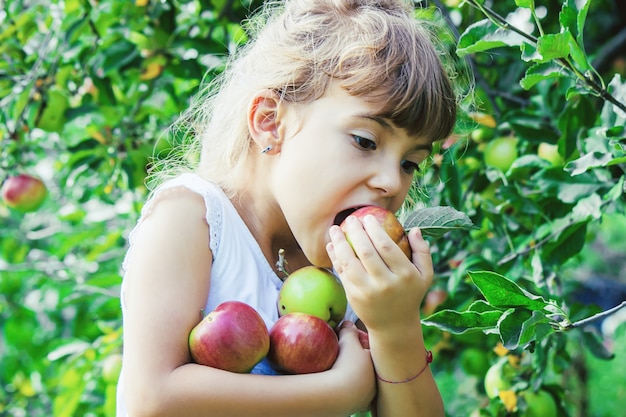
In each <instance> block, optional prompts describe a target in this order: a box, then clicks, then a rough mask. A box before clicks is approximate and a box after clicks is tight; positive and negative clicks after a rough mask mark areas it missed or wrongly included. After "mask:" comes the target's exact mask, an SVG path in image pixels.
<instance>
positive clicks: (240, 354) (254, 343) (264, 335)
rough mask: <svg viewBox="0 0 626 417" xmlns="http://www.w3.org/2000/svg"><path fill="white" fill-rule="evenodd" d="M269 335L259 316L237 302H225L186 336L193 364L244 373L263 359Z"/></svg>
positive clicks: (249, 307)
mask: <svg viewBox="0 0 626 417" xmlns="http://www.w3.org/2000/svg"><path fill="white" fill-rule="evenodd" d="M269 347H270V339H269V332H268V330H267V326H265V322H264V321H263V319H262V318H261V315H260V314H259V313H258V312H257V311H256V310H255V309H254V308H252V307H251V306H249V305H248V304H246V303H243V302H240V301H225V302H223V303H222V304H220V305H218V306H217V307H216V308H215V310H213V311H211V312H210V313H209V314H207V315H206V316H205V317H204V318H203V319H202V321H201V322H200V323H198V324H197V325H196V326H195V327H194V328H193V329H192V330H191V332H190V333H189V351H190V353H191V357H192V358H193V360H194V362H196V363H198V364H201V365H207V366H211V367H213V368H219V369H224V370H226V371H231V372H238V373H247V372H250V371H251V370H252V368H254V366H255V365H256V364H257V363H259V362H260V361H261V360H263V358H265V357H266V356H267V353H268V351H269Z"/></svg>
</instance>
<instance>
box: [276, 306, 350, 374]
mask: <svg viewBox="0 0 626 417" xmlns="http://www.w3.org/2000/svg"><path fill="white" fill-rule="evenodd" d="M338 353H339V340H338V338H337V334H336V333H335V331H334V330H333V329H332V327H330V326H329V325H328V323H326V322H325V321H324V320H322V319H320V318H319V317H315V316H312V315H310V314H305V313H289V314H286V315H284V316H282V317H281V318H279V319H278V321H277V322H276V323H274V325H273V326H272V328H271V329H270V351H269V354H268V356H267V359H268V361H269V363H270V365H272V367H273V368H274V369H275V370H277V371H278V372H281V373H285V374H309V373H314V372H322V371H326V370H327V369H330V367H331V366H333V363H335V359H337V355H338Z"/></svg>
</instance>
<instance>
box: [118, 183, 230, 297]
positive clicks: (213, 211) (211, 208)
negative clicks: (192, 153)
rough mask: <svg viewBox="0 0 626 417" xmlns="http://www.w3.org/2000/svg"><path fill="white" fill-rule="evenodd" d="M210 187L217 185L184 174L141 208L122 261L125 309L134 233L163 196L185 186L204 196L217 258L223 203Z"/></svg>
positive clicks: (163, 186) (156, 192)
mask: <svg viewBox="0 0 626 417" xmlns="http://www.w3.org/2000/svg"><path fill="white" fill-rule="evenodd" d="M210 187H216V186H213V185H212V184H211V183H208V182H207V181H205V180H203V179H202V178H201V177H198V176H197V175H195V174H183V175H181V176H180V177H177V178H175V179H172V180H170V181H169V182H166V183H164V184H163V185H161V186H160V187H159V188H157V189H156V190H155V191H154V194H153V195H152V197H151V198H150V199H149V200H148V201H147V202H146V204H145V205H144V207H143V208H142V209H141V214H140V216H139V219H138V220H137V224H136V225H135V227H134V228H133V230H132V231H131V232H130V234H129V235H128V250H127V252H126V256H125V257H124V261H123V262H122V273H123V277H124V279H123V281H122V289H121V297H120V301H121V304H122V308H123V309H125V308H126V306H125V302H124V299H125V298H124V292H125V283H126V282H127V279H126V273H127V271H128V266H129V264H130V259H131V257H132V252H133V240H134V235H135V234H136V233H137V232H138V230H139V229H140V228H141V225H142V224H143V220H144V219H145V218H147V217H148V216H149V215H150V213H152V210H153V209H154V206H155V204H156V203H157V202H158V201H159V199H160V198H161V197H163V196H165V195H168V194H174V193H176V192H177V191H179V190H181V189H183V188H186V189H188V190H190V191H192V192H194V193H196V194H199V195H200V196H202V198H203V199H204V205H205V208H206V213H205V218H206V220H207V222H208V224H209V249H210V250H211V253H212V255H213V259H214V260H215V258H216V257H217V255H218V252H219V244H220V239H221V231H222V205H221V202H220V200H219V197H218V196H217V195H216V194H215V192H214V191H213V190H211V189H210ZM217 190H219V189H217ZM220 192H221V190H220Z"/></svg>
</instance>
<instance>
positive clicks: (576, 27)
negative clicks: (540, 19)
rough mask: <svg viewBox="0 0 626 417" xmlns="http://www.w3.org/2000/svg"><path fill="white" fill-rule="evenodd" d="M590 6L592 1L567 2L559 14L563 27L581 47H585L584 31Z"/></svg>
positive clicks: (575, 0)
mask: <svg viewBox="0 0 626 417" xmlns="http://www.w3.org/2000/svg"><path fill="white" fill-rule="evenodd" d="M590 4H591V1H590V0H565V1H564V2H563V6H562V8H561V12H560V13H559V22H560V24H561V27H562V28H565V29H568V30H569V31H570V32H571V33H572V34H573V35H574V37H575V38H576V41H577V43H578V45H581V46H582V45H584V43H583V30H584V27H585V20H586V19H587V13H588V11H589V5H590Z"/></svg>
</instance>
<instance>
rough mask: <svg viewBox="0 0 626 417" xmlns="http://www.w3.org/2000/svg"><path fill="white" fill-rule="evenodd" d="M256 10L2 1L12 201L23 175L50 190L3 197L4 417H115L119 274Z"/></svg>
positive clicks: (2, 117) (0, 157)
mask: <svg viewBox="0 0 626 417" xmlns="http://www.w3.org/2000/svg"><path fill="white" fill-rule="evenodd" d="M258 3H260V2H256V4H255V3H254V2H252V1H243V2H241V1H237V2H234V1H178V0H167V1H148V0H136V1H132V2H127V1H113V0H103V1H87V0H52V1H45V2H44V1H38V0H5V1H0V5H1V7H0V56H1V58H0V183H4V184H5V188H3V196H8V195H9V191H8V190H9V185H11V184H14V181H12V180H10V179H11V178H18V177H20V176H23V175H28V176H29V177H32V178H36V179H37V180H38V181H39V180H40V181H41V182H42V183H43V185H44V187H45V188H41V187H40V186H37V187H36V188H33V187H31V188H28V187H26V186H19V187H16V186H11V197H10V198H8V197H7V198H4V197H3V198H2V199H0V329H1V330H0V331H1V335H2V336H1V340H0V415H11V416H26V415H28V416H33V417H36V416H114V415H115V386H116V383H117V375H118V373H119V369H120V368H119V366H120V356H119V355H120V352H121V342H122V339H121V311H120V300H119V285H120V282H121V271H120V266H121V263H122V260H123V256H124V253H125V248H126V241H127V237H128V231H129V230H130V229H131V228H132V226H133V225H134V223H135V222H136V220H137V217H138V213H139V210H140V208H141V205H142V204H143V201H144V200H145V198H146V195H147V188H146V181H147V175H148V172H149V171H150V170H151V169H152V167H153V166H155V165H156V164H158V161H159V158H160V157H161V156H163V155H166V154H167V153H168V152H169V149H170V148H171V143H170V141H168V140H164V139H163V137H164V132H165V131H166V129H167V126H169V125H170V124H171V122H172V121H173V120H174V118H175V117H176V116H177V115H178V114H179V113H180V112H181V111H182V109H184V108H185V107H186V106H187V105H188V102H189V100H190V99H191V96H192V95H193V94H194V93H195V91H196V90H197V88H198V85H199V84H200V82H201V81H202V79H203V77H206V78H210V77H212V76H213V75H214V74H216V73H218V72H219V71H220V70H221V67H222V65H223V57H224V56H226V55H227V54H228V52H229V51H230V50H232V49H233V48H234V47H235V46H236V45H237V44H239V43H241V42H244V41H245V39H246V37H245V34H244V32H243V30H242V28H241V25H240V21H241V20H242V19H243V18H244V17H245V16H246V15H247V14H248V13H249V11H250V10H251V9H254V8H255V7H256V6H257V5H258ZM176 140H177V138H171V141H174V142H175V141H176ZM9 182H10V183H11V184H9ZM7 184H9V185H7ZM25 184H26V182H25ZM30 184H32V182H30ZM29 189H30V191H28V190H29ZM44 189H45V193H43V192H42V191H43V190H44ZM5 190H6V193H5ZM33 190H35V191H37V190H39V191H37V192H36V193H34V192H33ZM44 194H45V196H46V198H45V199H43V200H42V201H38V199H39V198H40V197H41V196H42V195H44ZM40 203H41V204H40Z"/></svg>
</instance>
